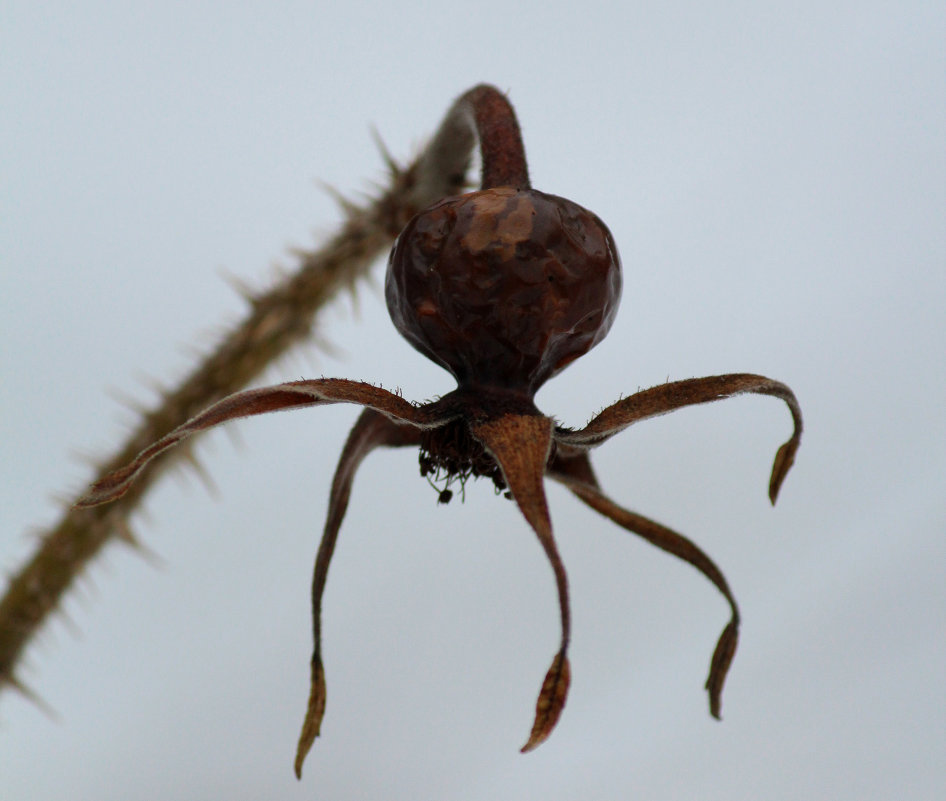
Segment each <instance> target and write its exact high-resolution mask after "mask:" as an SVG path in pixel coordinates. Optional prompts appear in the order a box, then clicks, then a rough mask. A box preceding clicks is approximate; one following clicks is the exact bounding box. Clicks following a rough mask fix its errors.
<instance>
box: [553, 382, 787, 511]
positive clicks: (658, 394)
mask: <svg viewBox="0 0 946 801" xmlns="http://www.w3.org/2000/svg"><path fill="white" fill-rule="evenodd" d="M745 393H754V394H757V395H771V396H773V397H776V398H780V399H781V400H783V401H785V403H786V405H787V406H788V408H789V411H790V412H791V413H792V422H793V424H794V430H793V431H792V436H791V437H790V438H789V440H788V441H787V442H785V443H784V444H783V445H782V446H781V447H780V448H779V450H778V453H777V454H776V457H775V463H774V465H773V467H772V477H771V479H770V481H769V499H770V500H771V501H772V503H775V499H776V497H777V496H778V491H779V488H780V487H781V485H782V481H784V480H785V476H786V475H787V474H788V470H789V468H790V467H791V466H792V462H793V461H794V459H795V451H797V450H798V446H799V444H800V443H801V433H802V419H801V407H800V406H799V404H798V399H797V398H796V397H795V393H794V392H792V391H791V389H789V388H788V387H787V386H786V385H785V384H783V383H782V382H781V381H773V380H772V379H771V378H766V377H765V376H761V375H753V374H751V373H729V374H727V375H714V376H707V377H706V378H688V379H685V380H683V381H671V382H670V383H667V384H660V385H659V386H656V387H651V388H650V389H645V390H643V391H641V392H637V393H635V394H634V395H631V396H630V397H629V398H624V399H623V400H619V401H618V402H617V403H613V404H611V405H610V406H608V408H606V409H605V410H604V411H602V412H601V413H600V414H598V415H596V416H595V417H594V419H593V420H592V421H591V422H590V423H588V425H586V426H585V427H584V428H582V429H580V430H578V431H569V430H567V429H558V430H557V431H556V432H555V439H556V441H557V442H561V443H562V444H566V445H572V446H575V447H578V448H592V447H595V446H596V445H600V444H601V443H602V442H605V441H606V440H608V439H610V438H611V437H613V436H614V435H615V434H618V433H620V432H621V431H623V430H624V429H625V428H627V427H628V426H631V425H633V424H634V423H637V422H640V421H641V420H646V419H648V418H650V417H657V416H658V415H662V414H667V413H668V412H673V411H676V410H677V409H682V408H684V407H685V406H694V405H697V404H700V403H710V402H712V401H718V400H723V399H725V398H731V397H733V396H735V395H742V394H745Z"/></svg>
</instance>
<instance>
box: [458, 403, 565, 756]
mask: <svg viewBox="0 0 946 801" xmlns="http://www.w3.org/2000/svg"><path fill="white" fill-rule="evenodd" d="M552 425H553V424H552V421H551V420H550V419H549V418H547V417H542V416H538V415H524V414H507V415H503V416H502V417H499V418H497V419H495V420H490V421H488V422H485V423H478V424H474V425H472V426H471V427H470V431H471V433H472V434H473V436H474V437H476V439H478V440H479V441H480V442H481V443H482V444H483V447H484V448H486V450H487V451H488V452H489V453H490V454H492V456H493V458H494V459H496V462H497V464H498V465H499V468H500V470H501V471H502V474H503V478H504V479H505V481H506V486H508V487H509V491H510V492H511V493H512V497H513V499H514V500H515V501H516V504H517V505H518V506H519V509H520V511H521V512H522V514H523V516H524V517H525V519H526V520H527V521H528V523H529V525H530V526H532V529H533V530H534V531H535V533H536V535H537V536H538V538H539V543H540V544H541V545H542V548H543V549H544V550H545V554H546V556H547V557H548V559H549V562H550V563H551V565H552V570H553V571H554V572H555V584H556V587H557V589H558V601H559V611H560V613H561V621H562V642H561V646H560V648H559V651H558V655H557V656H556V657H555V659H554V660H553V662H552V667H551V669H550V670H549V672H548V674H547V675H546V677H545V681H544V682H543V684H542V690H541V691H540V692H539V700H538V703H537V705H536V717H535V722H534V723H533V726H532V733H531V735H530V736H529V740H528V742H527V743H526V744H525V746H523V751H530V750H532V749H533V748H535V747H536V746H537V745H539V743H541V742H542V741H544V740H545V739H546V738H547V737H548V736H549V734H550V733H551V731H552V728H553V727H554V726H555V723H556V721H557V720H558V717H559V715H560V714H561V711H562V707H564V706H565V698H566V696H567V694H568V684H569V668H568V659H567V657H566V651H567V649H568V641H569V637H570V634H571V612H570V610H569V604H568V578H567V576H566V574H565V566H564V564H563V563H562V559H561V557H560V556H559V553H558V549H557V548H556V546H555V539H554V538H553V536H552V523H551V520H550V519H549V510H548V504H547V503H546V500H545V485H544V478H545V468H546V465H547V464H548V459H549V452H550V450H551V446H552Z"/></svg>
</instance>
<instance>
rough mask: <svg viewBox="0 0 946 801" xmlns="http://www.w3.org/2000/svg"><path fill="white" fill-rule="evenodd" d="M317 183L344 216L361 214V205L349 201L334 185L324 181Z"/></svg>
mask: <svg viewBox="0 0 946 801" xmlns="http://www.w3.org/2000/svg"><path fill="white" fill-rule="evenodd" d="M318 184H319V186H320V187H321V188H322V191H323V192H326V193H328V195H329V197H331V198H332V200H334V201H335V203H336V204H337V205H338V207H339V208H340V209H341V210H342V213H343V214H344V215H345V217H346V218H351V217H356V216H357V215H359V214H361V207H360V206H358V205H357V204H356V203H353V202H352V201H350V200H349V199H348V198H347V197H345V196H344V195H343V194H342V193H341V192H339V191H338V190H337V189H336V188H335V187H334V186H332V185H331V184H329V183H326V182H325V181H319V182H318Z"/></svg>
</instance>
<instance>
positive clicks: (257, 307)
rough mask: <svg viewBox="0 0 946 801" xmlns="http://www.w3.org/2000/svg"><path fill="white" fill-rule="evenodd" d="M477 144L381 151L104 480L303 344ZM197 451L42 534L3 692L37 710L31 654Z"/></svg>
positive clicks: (173, 458) (1, 625) (455, 186)
mask: <svg viewBox="0 0 946 801" xmlns="http://www.w3.org/2000/svg"><path fill="white" fill-rule="evenodd" d="M472 146H473V139H472V136H471V134H470V132H469V129H468V128H467V127H466V126H463V125H458V124H457V120H456V119H452V118H451V117H450V116H448V117H447V118H446V119H445V120H444V123H443V125H442V126H441V128H440V130H439V131H438V132H437V134H436V135H435V136H434V137H433V139H432V140H431V141H430V143H429V144H428V146H427V147H426V148H425V149H424V151H423V152H422V153H421V154H420V156H418V157H417V158H416V159H415V160H414V161H413V162H412V163H411V164H410V165H409V166H407V167H401V166H399V165H398V164H397V163H396V162H395V160H394V159H393V158H392V157H391V156H390V155H389V154H388V153H387V151H386V150H385V149H384V148H383V146H382V147H381V150H382V155H383V156H384V159H385V161H386V163H387V167H388V174H389V180H388V184H387V186H386V187H384V188H382V189H381V190H380V191H379V192H378V193H377V194H376V195H375V196H374V197H373V198H371V199H369V200H368V201H367V202H365V203H363V204H354V203H351V202H348V201H346V200H341V205H342V207H343V209H344V211H345V220H344V222H343V223H342V225H341V227H340V230H339V231H338V232H337V233H335V234H334V235H333V236H331V237H329V238H328V240H327V242H326V243H325V244H324V245H323V246H322V247H321V248H318V249H317V250H313V251H299V252H298V253H297V256H298V258H299V265H298V267H297V268H296V269H295V270H294V271H293V272H291V273H289V274H287V275H286V276H285V277H283V278H281V279H280V280H279V281H278V282H277V283H276V285H275V286H273V287H272V288H270V289H269V290H268V291H266V292H262V293H259V294H254V293H251V292H249V291H247V290H245V289H241V290H240V291H241V293H242V294H243V295H244V296H245V297H246V300H247V302H248V304H249V307H250V310H249V314H248V315H247V316H246V318H245V319H244V320H243V321H242V322H241V323H239V324H238V325H236V326H235V327H234V328H232V330H230V332H229V333H228V334H227V335H226V336H224V337H223V339H222V340H221V341H220V343H219V344H218V345H217V347H216V348H215V349H214V350H213V351H212V352H211V353H209V354H208V355H207V356H206V357H205V358H204V359H203V360H202V361H201V362H200V363H199V364H198V365H197V366H196V367H195V368H194V369H193V370H192V371H191V372H190V373H189V374H188V375H187V376H186V377H185V378H184V379H183V380H182V381H181V382H180V383H179V384H178V385H177V386H176V387H174V388H171V389H169V390H167V391H165V392H164V393H162V397H161V400H160V402H159V403H158V404H157V405H156V406H155V407H153V408H151V409H150V410H146V411H144V412H143V413H142V414H141V419H140V421H139V423H138V425H137V426H136V427H135V428H134V429H133V430H132V431H131V432H130V433H129V435H128V437H127V438H126V439H125V441H124V442H123V443H122V444H121V445H120V446H119V447H118V448H117V449H116V450H115V451H114V452H113V454H112V455H111V456H109V457H107V458H106V459H104V460H102V461H101V463H100V464H98V466H97V477H100V476H102V475H105V474H107V473H109V472H110V471H112V470H114V469H115V468H117V467H120V466H121V465H123V464H126V463H127V462H129V461H130V460H131V459H132V458H134V456H136V455H137V454H138V453H139V452H140V451H141V450H143V449H144V448H145V447H146V446H148V445H149V444H151V443H152V442H154V441H155V440H156V439H159V438H160V437H162V436H163V435H164V434H166V433H167V432H169V431H171V430H172V429H174V428H176V427H177V426H179V425H180V424H182V423H183V422H185V421H186V420H187V419H188V418H190V417H192V416H193V415H194V414H196V413H197V412H199V411H201V410H202V409H204V408H206V407H207V406H208V405H210V404H212V403H214V402H215V401H217V400H219V399H220V398H223V397H225V396H226V395H229V394H231V393H233V392H236V391H237V390H239V389H241V388H242V387H245V386H246V385H247V384H249V383H250V382H251V381H253V380H254V379H255V378H256V377H257V376H259V375H260V374H261V373H262V372H263V371H264V370H265V369H266V368H267V367H268V366H270V365H271V364H272V363H273V362H274V361H275V360H276V359H278V358H280V357H281V356H283V355H284V354H286V353H287V351H289V349H290V348H292V347H293V346H295V345H297V344H299V343H301V342H303V341H305V340H306V339H307V337H308V336H309V335H310V333H311V332H312V330H313V327H314V325H315V322H316V319H317V317H318V315H319V313H320V312H321V311H322V310H323V309H324V308H325V307H326V306H327V305H328V304H329V303H330V302H331V301H332V300H333V299H335V298H336V297H337V296H338V295H339V293H340V291H341V290H344V289H346V288H352V287H353V286H354V285H355V283H356V282H358V281H359V280H360V279H362V278H363V277H365V276H366V275H367V274H368V272H369V271H370V269H371V267H372V265H373V264H374V262H375V261H376V259H377V258H378V257H379V256H380V255H381V254H383V253H384V252H385V251H386V249H387V248H389V247H390V245H391V243H392V242H393V240H394V238H395V237H396V236H397V235H398V233H399V232H400V230H401V229H402V228H403V227H404V225H405V224H406V223H407V221H408V220H409V219H410V218H411V217H412V216H413V215H414V214H415V213H416V212H417V211H419V210H420V209H422V208H424V207H425V206H428V205H430V204H431V203H433V202H434V201H436V200H438V199H439V198H441V197H443V196H445V195H449V194H453V193H455V192H457V191H458V190H459V189H460V188H461V187H462V186H463V185H464V183H465V176H466V171H467V168H468V166H469V162H470V153H471V149H472ZM193 459H194V457H193V451H192V448H190V447H188V448H181V449H176V450H174V451H172V452H169V453H168V454H166V455H163V456H162V457H160V458H159V459H156V460H155V463H154V464H153V466H152V467H151V468H150V469H149V470H148V471H147V473H146V474H145V475H143V476H142V478H141V480H139V481H138V482H137V483H136V484H135V486H134V487H133V488H132V489H131V490H130V491H129V492H128V494H127V495H125V496H124V497H123V498H121V500H119V501H117V502H116V503H114V504H110V505H107V506H99V507H96V508H93V509H82V510H79V509H73V508H72V501H67V503H66V509H65V511H64V512H63V514H62V516H61V517H60V519H59V521H58V522H56V523H55V524H54V525H53V526H51V527H50V528H49V529H47V530H45V531H43V532H41V533H40V536H39V546H38V547H37V549H36V550H35V552H34V553H33V554H32V555H31V556H30V557H29V558H28V559H27V560H26V562H25V563H24V564H23V565H22V567H21V568H20V569H19V570H17V571H15V572H14V573H13V574H12V575H11V577H10V579H9V581H8V584H7V587H6V590H5V593H4V595H3V598H2V600H0V691H2V690H4V689H6V688H14V689H17V690H18V691H20V692H22V693H24V694H25V695H27V696H28V697H30V698H31V699H32V700H34V701H37V702H38V703H39V698H38V696H37V695H36V694H35V693H33V692H32V691H31V690H30V689H29V688H28V687H26V685H25V684H24V683H23V682H22V680H21V679H20V678H18V677H17V675H16V672H15V671H16V666H17V663H18V662H19V660H20V658H21V656H22V655H23V652H24V650H25V649H26V647H27V646H28V645H29V643H30V642H31V640H32V639H33V638H34V637H35V635H36V634H37V633H38V632H39V630H40V629H41V628H42V626H43V625H44V623H45V622H46V620H47V618H48V617H49V615H50V613H51V612H52V611H53V610H55V609H56V608H57V606H58V605H59V603H60V601H61V599H62V598H63V596H64V595H65V594H66V592H67V591H68V590H69V588H70V587H71V586H72V584H73V582H74V581H75V579H76V578H77V577H78V576H79V575H80V574H81V573H82V571H83V570H84V569H85V567H86V565H87V563H88V562H89V561H90V560H92V559H93V558H94V557H95V556H96V555H98V554H99V552H100V551H101V550H102V548H103V547H104V546H105V545H106V544H108V543H109V542H112V541H113V540H116V539H117V540H122V541H124V542H126V543H128V544H131V545H133V546H136V547H137V545H138V542H137V539H136V537H135V535H134V534H133V532H132V530H131V528H130V526H129V523H128V520H129V517H130V515H131V514H132V512H134V511H135V509H136V508H137V507H138V505H139V504H140V502H141V501H142V499H143V498H144V496H145V495H146V494H147V493H148V492H149V490H150V489H151V487H152V486H154V484H155V481H156V479H157V478H158V477H159V476H160V475H161V474H162V473H163V472H164V471H166V470H167V469H168V468H169V467H173V466H176V465H179V464H180V463H181V462H182V461H188V460H190V461H193Z"/></svg>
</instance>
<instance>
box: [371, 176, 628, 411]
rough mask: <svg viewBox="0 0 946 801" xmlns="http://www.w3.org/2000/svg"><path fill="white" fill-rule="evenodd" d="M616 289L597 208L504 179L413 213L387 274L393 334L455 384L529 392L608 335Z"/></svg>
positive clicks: (607, 235)
mask: <svg viewBox="0 0 946 801" xmlns="http://www.w3.org/2000/svg"><path fill="white" fill-rule="evenodd" d="M620 295H621V265H620V259H619V258H618V252H617V247H616V246H615V244H614V240H613V238H612V237H611V232H610V231H608V229H607V227H606V226H605V225H604V223H603V222H601V220H600V219H598V217H597V216H596V215H594V214H592V213H591V212H590V211H588V210H587V209H584V208H582V207H581V206H579V205H577V204H576V203H572V202H571V201H569V200H566V199H565V198H561V197H556V196H555V195H547V194H545V193H543V192H537V191H535V190H532V189H529V190H517V189H515V188H513V187H507V186H502V187H497V188H493V189H486V190H482V191H479V192H471V193H469V194H466V195H460V196H457V197H450V198H445V199H444V200H441V201H439V202H438V203H435V204H434V205H433V206H431V207H430V208H428V209H426V210H424V211H422V212H421V213H420V214H418V215H417V216H415V217H414V218H413V219H412V220H411V221H410V222H409V223H408V224H407V227H406V228H405V229H404V230H403V231H402V233H401V235H400V236H399V237H398V240H397V242H395V244H394V249H393V250H392V251H391V257H390V259H389V261H388V272H387V279H386V281H385V297H386V299H387V305H388V311H389V312H390V314H391V319H392V320H393V321H394V325H395V326H396V327H397V329H398V331H400V332H401V334H402V335H403V336H404V337H405V338H406V339H407V341H408V342H410V343H411V345H413V346H414V347H415V348H417V350H419V351H420V352H421V353H423V354H424V355H425V356H427V357H428V358H430V359H432V360H433V361H435V362H437V363H438V364H440V365H442V366H443V367H445V368H446V369H448V370H449V371H450V372H451V373H453V375H454V376H455V377H456V379H457V381H458V383H459V385H460V387H475V386H488V387H497V388H504V389H510V390H513V391H516V392H523V393H526V394H528V395H529V396H530V397H531V396H532V395H533V394H534V393H535V391H536V390H537V389H538V388H539V387H540V386H541V385H542V384H543V383H544V382H545V381H546V380H547V379H548V378H550V377H551V376H552V375H554V374H555V373H557V372H558V371H559V370H561V369H562V368H564V367H565V366H566V365H567V364H569V363H570V362H572V361H573V360H575V359H577V358H578V357H579V356H581V355H582V354H584V353H586V352H587V351H588V350H590V349H591V348H592V347H594V346H595V345H596V344H598V342H600V341H601V340H602V339H604V337H605V335H606V334H607V333H608V330H609V329H610V328H611V323H612V322H613V321H614V315H615V314H616V313H617V308H618V302H619V299H620Z"/></svg>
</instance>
